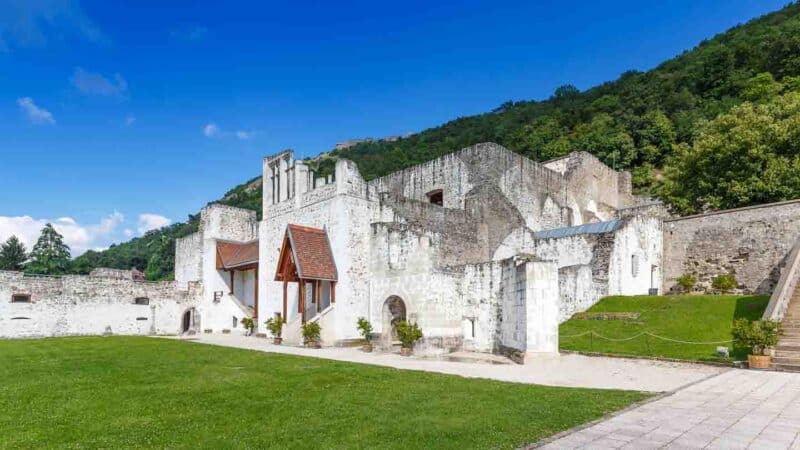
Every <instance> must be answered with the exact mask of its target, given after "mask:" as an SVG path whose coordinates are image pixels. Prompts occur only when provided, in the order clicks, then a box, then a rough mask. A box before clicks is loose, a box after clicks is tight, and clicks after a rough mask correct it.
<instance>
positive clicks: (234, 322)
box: [231, 316, 239, 328]
mask: <svg viewBox="0 0 800 450" xmlns="http://www.w3.org/2000/svg"><path fill="white" fill-rule="evenodd" d="M238 323H239V319H237V318H236V316H233V326H232V327H231V328H236V325H237V324H238Z"/></svg>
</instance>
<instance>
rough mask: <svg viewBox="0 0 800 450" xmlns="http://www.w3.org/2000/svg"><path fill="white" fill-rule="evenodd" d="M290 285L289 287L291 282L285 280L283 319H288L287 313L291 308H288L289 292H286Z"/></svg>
mask: <svg viewBox="0 0 800 450" xmlns="http://www.w3.org/2000/svg"><path fill="white" fill-rule="evenodd" d="M288 287H289V283H288V282H286V281H284V282H283V320H287V319H288V316H287V313H288V312H289V310H288V303H289V300H288V298H287V297H288V295H287V292H286V290H287V289H288Z"/></svg>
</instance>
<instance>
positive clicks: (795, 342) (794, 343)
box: [778, 338, 800, 347]
mask: <svg viewBox="0 0 800 450" xmlns="http://www.w3.org/2000/svg"><path fill="white" fill-rule="evenodd" d="M778 346H779V347H785V346H790V347H800V339H786V338H782V339H780V340H778Z"/></svg>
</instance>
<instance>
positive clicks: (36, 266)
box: [27, 223, 70, 275]
mask: <svg viewBox="0 0 800 450" xmlns="http://www.w3.org/2000/svg"><path fill="white" fill-rule="evenodd" d="M69 264H70V252H69V247H68V246H67V244H65V243H64V237H63V236H61V235H60V234H58V231H56V229H55V228H53V225H51V224H49V223H48V224H47V225H45V226H44V228H42V235H41V236H39V240H38V241H36V245H34V246H33V250H32V251H31V261H30V263H28V266H27V271H28V272H30V273H38V274H45V275H60V274H63V273H66V272H67V269H68V268H69Z"/></svg>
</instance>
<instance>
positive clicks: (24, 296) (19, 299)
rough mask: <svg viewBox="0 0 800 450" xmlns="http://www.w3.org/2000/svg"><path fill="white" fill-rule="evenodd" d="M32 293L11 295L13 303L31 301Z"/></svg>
mask: <svg viewBox="0 0 800 450" xmlns="http://www.w3.org/2000/svg"><path fill="white" fill-rule="evenodd" d="M30 302H31V296H30V294H14V295H12V296H11V303H30Z"/></svg>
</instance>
